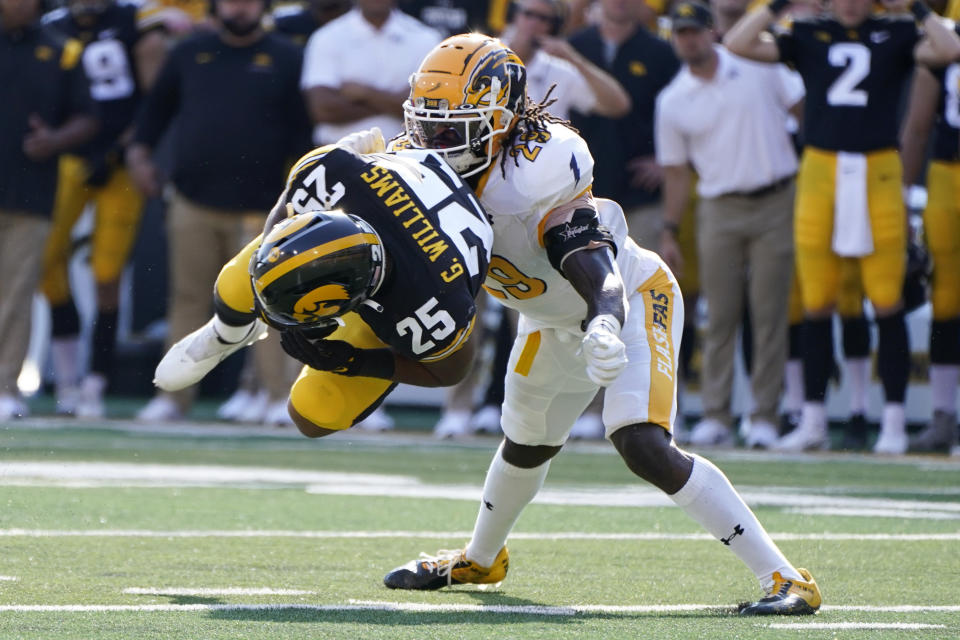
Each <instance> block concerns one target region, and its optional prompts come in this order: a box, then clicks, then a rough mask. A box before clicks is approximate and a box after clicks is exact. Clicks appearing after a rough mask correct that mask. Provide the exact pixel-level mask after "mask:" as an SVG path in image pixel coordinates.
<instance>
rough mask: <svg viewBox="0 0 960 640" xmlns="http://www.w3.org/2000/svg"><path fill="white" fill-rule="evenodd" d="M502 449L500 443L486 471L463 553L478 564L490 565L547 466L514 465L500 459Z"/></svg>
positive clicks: (530, 497) (538, 488)
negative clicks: (527, 466) (476, 510)
mask: <svg viewBox="0 0 960 640" xmlns="http://www.w3.org/2000/svg"><path fill="white" fill-rule="evenodd" d="M502 449H503V445H502V444H501V445H500V449H498V450H497V453H496V454H495V455H494V456H493V462H491V463H490V469H489V470H488V471H487V479H486V481H485V482H484V483H483V498H482V500H481V501H480V512H479V513H478V514H477V523H476V524H475V525H474V526H473V538H472V539H471V540H470V543H469V544H468V545H467V549H466V553H465V555H466V556H467V558H468V559H469V560H472V561H474V562H476V563H477V564H479V565H480V566H481V567H489V566H491V565H492V564H493V561H494V560H495V559H496V558H497V554H498V553H500V549H501V548H503V545H504V544H505V543H506V541H507V536H508V535H510V530H511V529H513V525H514V524H515V523H516V521H517V518H519V517H520V512H521V511H523V508H524V507H526V506H527V505H528V504H529V503H530V501H531V500H533V498H534V496H536V495H537V492H538V491H539V490H540V487H542V486H543V481H544V479H546V477H547V471H549V469H550V462H549V461H547V462H545V463H544V464H542V465H540V466H539V467H534V468H533V469H522V468H520V467H515V466H514V465H512V464H510V463H509V462H507V461H506V460H504V459H503V456H502V455H501V451H502Z"/></svg>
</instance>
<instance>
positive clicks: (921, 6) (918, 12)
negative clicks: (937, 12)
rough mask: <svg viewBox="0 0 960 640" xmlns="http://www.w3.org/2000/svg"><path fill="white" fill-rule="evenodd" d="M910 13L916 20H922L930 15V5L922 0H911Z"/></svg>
mask: <svg viewBox="0 0 960 640" xmlns="http://www.w3.org/2000/svg"><path fill="white" fill-rule="evenodd" d="M910 13H912V14H913V17H914V18H916V19H917V22H923V21H924V20H926V19H927V16H929V15H930V7H928V6H927V5H926V4H925V3H924V2H923V0H913V2H911V3H910Z"/></svg>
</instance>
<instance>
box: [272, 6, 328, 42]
mask: <svg viewBox="0 0 960 640" xmlns="http://www.w3.org/2000/svg"><path fill="white" fill-rule="evenodd" d="M319 28H320V23H319V22H317V19H316V18H315V17H313V13H311V12H310V10H309V9H307V8H306V7H279V8H277V10H276V11H274V12H273V30H274V31H276V32H277V33H279V34H280V35H283V36H286V37H287V38H290V40H291V42H293V43H294V44H296V45H297V46H298V47H304V46H306V44H307V40H309V39H310V35H311V34H313V32H314V31H316V30H317V29H319Z"/></svg>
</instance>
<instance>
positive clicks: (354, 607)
mask: <svg viewBox="0 0 960 640" xmlns="http://www.w3.org/2000/svg"><path fill="white" fill-rule="evenodd" d="M732 609H733V607H732V606H730V605H712V604H659V605H600V604H596V605H558V606H550V605H482V604H428V603H418V602H386V601H379V600H349V601H348V602H347V603H344V604H300V603H297V604H284V603H280V604H202V603H201V604H139V605H137V604H20V605H16V604H15V605H0V612H19V613H29V612H40V613H54V612H63V613H69V612H77V613H85V612H134V611H135V612H189V611H281V610H292V611H317V612H321V611H329V612H339V611H396V612H404V613H482V614H496V615H540V616H574V615H578V614H595V613H607V614H644V613H672V612H697V611H715V612H717V613H721V612H729V611H730V610H732ZM822 610H823V611H854V612H877V611H890V610H895V611H896V612H909V613H914V612H916V613H923V612H950V613H957V612H960V606H922V605H903V606H900V607H881V608H878V607H872V606H869V605H864V606H855V605H848V606H843V607H829V606H824V607H823V609H822ZM901 624H903V625H907V624H909V625H910V626H898V625H901ZM794 625H795V626H794ZM820 625H830V626H829V627H827V626H820ZM838 625H842V626H838ZM851 625H865V626H851ZM764 626H770V627H775V628H789V629H793V628H795V627H796V628H799V627H802V628H806V629H817V628H823V629H826V628H831V629H832V628H837V629H842V628H851V629H852V628H866V629H870V628H875V629H884V628H890V629H898V628H902V629H920V628H938V627H937V626H936V625H929V626H927V627H925V626H922V625H921V626H917V625H914V624H912V623H856V622H850V623H844V622H837V623H819V622H807V623H773V624H769V625H764Z"/></svg>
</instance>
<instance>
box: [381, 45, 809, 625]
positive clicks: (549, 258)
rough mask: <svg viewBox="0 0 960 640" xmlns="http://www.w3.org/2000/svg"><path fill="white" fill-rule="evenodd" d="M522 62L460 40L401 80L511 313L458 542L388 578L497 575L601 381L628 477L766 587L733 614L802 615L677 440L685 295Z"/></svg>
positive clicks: (767, 551)
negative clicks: (489, 247) (657, 492)
mask: <svg viewBox="0 0 960 640" xmlns="http://www.w3.org/2000/svg"><path fill="white" fill-rule="evenodd" d="M524 75H525V70H524V67H523V64H522V63H521V61H520V59H519V58H517V56H516V55H515V54H514V53H513V52H512V51H510V50H509V49H507V48H506V47H505V46H504V45H503V44H502V43H501V42H500V41H498V40H496V39H493V38H490V37H488V36H484V35H481V34H469V35H460V36H454V37H452V38H449V39H447V40H445V41H444V42H442V43H441V44H440V45H438V46H437V47H436V48H435V49H434V50H433V51H432V52H431V53H429V54H428V55H427V57H426V58H425V59H424V61H423V63H422V64H421V66H420V69H419V70H418V71H417V72H416V73H415V74H414V75H413V76H412V77H411V93H410V100H409V101H407V102H406V103H405V104H404V111H405V119H406V134H405V135H404V136H402V137H401V138H399V139H397V140H394V141H393V143H392V145H393V147H404V146H413V147H418V148H429V149H433V150H436V151H437V152H438V153H440V154H441V155H443V156H444V157H445V158H446V160H447V161H448V162H449V163H450V165H451V166H452V167H453V168H454V169H455V170H456V171H457V172H458V173H459V174H460V175H461V176H464V177H466V178H467V181H468V183H470V184H471V186H472V187H473V188H474V191H475V192H476V194H477V196H478V197H479V199H480V202H481V204H482V205H483V206H484V208H485V210H486V211H487V214H488V215H489V216H490V218H491V220H492V223H493V230H494V248H493V255H492V257H491V260H490V269H489V271H488V272H487V278H486V282H485V283H484V288H485V289H486V290H487V291H488V292H489V293H490V294H491V295H493V296H495V297H497V298H498V299H499V300H500V301H501V302H502V303H503V304H504V305H507V306H509V307H511V308H514V309H516V310H517V311H519V313H520V327H519V335H518V337H517V340H516V343H515V345H514V348H513V352H512V354H511V358H510V364H509V366H508V373H507V379H506V399H505V401H504V405H503V418H502V427H503V432H504V434H505V436H506V437H505V438H504V440H503V443H502V444H501V446H500V448H499V450H498V451H497V453H496V454H495V456H494V459H493V462H492V464H491V465H490V469H489V471H488V472H487V478H486V482H485V484H484V488H483V499H482V502H481V504H480V508H479V515H478V517H477V521H476V525H475V527H474V531H473V536H472V539H471V540H470V542H469V543H468V544H467V546H466V548H465V549H463V550H461V551H457V552H453V553H450V552H447V553H443V552H441V553H440V554H438V555H437V556H422V557H421V558H420V559H419V560H415V561H412V562H410V563H408V564H406V565H404V566H402V567H399V568H397V569H395V570H393V571H392V572H390V573H389V574H388V575H387V576H386V577H385V578H384V582H385V584H386V585H387V586H388V587H391V588H399V589H438V588H441V587H444V586H448V585H453V584H464V583H478V584H487V583H498V582H500V581H501V580H503V579H504V577H505V576H506V572H507V567H508V555H507V549H506V547H505V546H504V545H505V542H506V539H507V536H508V534H509V533H510V530H511V528H512V527H513V525H514V523H515V522H516V520H517V518H518V517H519V515H520V512H521V511H522V510H523V508H524V507H525V506H526V505H527V504H528V503H529V502H530V501H531V500H532V499H533V498H534V496H535V495H536V494H537V491H538V490H539V489H540V487H541V486H542V484H543V481H544V479H545V477H546V475H547V470H548V468H549V464H550V459H551V458H552V457H553V456H554V455H556V454H557V453H558V452H559V451H560V448H561V447H562V446H563V444H564V442H565V441H566V439H567V435H568V434H569V432H570V429H571V427H572V426H573V423H574V420H575V419H576V418H577V416H579V415H580V413H581V411H582V410H583V409H584V408H585V407H586V406H587V404H588V403H589V402H590V400H591V399H592V398H593V397H594V395H595V394H596V392H597V390H598V388H599V387H606V393H605V400H604V409H603V422H604V425H605V428H606V434H607V437H608V438H609V439H610V440H611V441H612V442H613V444H614V446H615V447H616V448H617V451H619V453H620V455H621V456H622V457H623V459H624V461H625V462H626V464H627V466H628V467H629V468H630V470H631V471H633V472H634V473H635V474H636V475H638V476H640V477H641V478H643V479H644V480H646V481H648V482H650V483H651V484H653V485H655V486H657V487H659V488H660V489H661V490H663V491H664V492H665V493H667V494H668V495H669V496H670V497H671V498H672V499H673V500H674V502H676V503H677V505H678V506H680V507H681V508H682V509H683V510H684V511H686V513H687V514H688V515H690V516H691V517H692V518H693V519H694V520H696V521H697V522H698V523H700V524H701V525H702V526H703V527H704V528H705V529H706V530H707V531H709V532H710V533H711V534H712V535H713V536H715V537H716V538H717V540H719V541H720V542H722V543H723V544H724V545H725V546H726V547H728V548H729V549H730V550H731V551H733V552H734V553H735V554H736V555H737V556H738V557H739V558H740V559H741V560H742V561H743V562H744V563H745V564H746V565H747V566H748V567H749V568H750V570H752V571H753V573H754V574H755V575H756V576H757V578H758V579H759V580H760V583H761V586H762V588H763V589H764V590H765V591H766V596H765V597H763V598H761V599H760V600H759V601H757V602H754V603H750V604H747V605H744V606H742V607H741V613H743V614H754V615H763V614H811V613H814V612H816V611H817V609H818V608H819V607H820V602H821V598H820V591H819V589H818V587H817V585H816V582H815V581H814V579H813V578H812V577H811V576H810V574H809V572H807V571H806V570H804V569H796V568H794V566H793V565H791V564H790V562H788V561H787V559H786V558H785V557H784V555H783V554H782V553H781V552H780V550H779V549H778V548H777V547H776V545H775V544H774V543H773V541H772V540H771V539H770V537H769V536H768V535H767V533H766V531H765V530H764V529H763V527H762V526H761V524H760V522H759V521H758V520H757V518H756V516H754V514H753V513H752V512H751V510H750V509H749V507H747V505H746V504H745V503H744V502H743V500H742V499H741V498H740V496H739V495H738V494H737V492H736V490H735V489H734V488H733V486H732V485H731V484H730V482H729V481H728V480H727V478H726V476H725V475H724V474H723V472H721V471H720V470H719V469H718V468H717V467H716V466H714V465H713V464H712V463H710V462H709V461H708V460H706V459H704V458H702V457H700V456H698V455H696V454H691V453H687V452H685V451H683V450H681V449H679V448H678V447H677V446H676V444H675V443H674V441H673V439H672V437H671V431H672V428H673V421H674V418H675V416H676V411H677V403H676V371H677V357H678V350H679V346H680V345H679V341H680V334H681V331H682V327H683V313H684V311H683V302H682V298H681V295H680V289H679V287H678V286H677V282H676V279H675V278H674V276H673V274H672V273H671V272H670V269H669V268H668V267H667V266H666V264H665V263H664V262H663V261H662V260H661V259H660V257H659V256H658V255H657V254H655V253H652V252H650V251H647V250H645V249H641V248H640V247H638V246H637V245H636V244H635V243H634V242H633V241H632V240H631V239H630V238H629V237H628V236H627V229H626V223H625V222H624V219H623V212H622V210H621V209H620V207H619V206H618V205H617V204H616V203H614V202H611V201H604V200H595V199H594V198H593V196H592V195H591V191H590V188H591V183H592V169H593V159H592V157H591V155H590V152H589V150H588V149H587V146H586V143H585V142H584V141H583V139H582V138H580V136H579V135H577V133H576V131H574V130H573V129H571V128H570V127H568V126H566V125H565V124H564V123H562V122H559V121H557V120H555V119H553V118H551V117H550V116H549V115H547V114H546V112H545V111H544V110H543V108H542V105H535V104H533V103H531V102H528V101H527V98H526V95H525V83H524Z"/></svg>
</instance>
